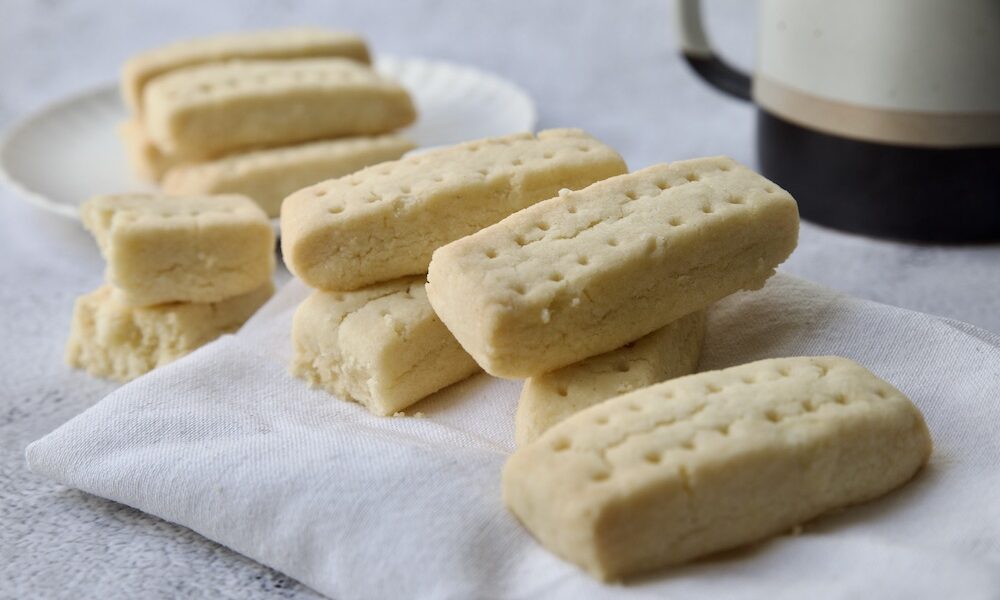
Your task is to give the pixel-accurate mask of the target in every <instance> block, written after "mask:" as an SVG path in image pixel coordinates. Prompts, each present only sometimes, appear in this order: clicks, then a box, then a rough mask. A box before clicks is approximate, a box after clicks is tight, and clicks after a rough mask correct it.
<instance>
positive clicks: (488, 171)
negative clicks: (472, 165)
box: [476, 169, 490, 177]
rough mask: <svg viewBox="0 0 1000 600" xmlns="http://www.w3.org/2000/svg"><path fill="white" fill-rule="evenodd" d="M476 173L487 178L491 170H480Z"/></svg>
mask: <svg viewBox="0 0 1000 600" xmlns="http://www.w3.org/2000/svg"><path fill="white" fill-rule="evenodd" d="M476 172H477V173H479V174H480V175H482V176H483V177H486V176H487V175H489V174H490V170H489V169H479V170H478V171H476Z"/></svg>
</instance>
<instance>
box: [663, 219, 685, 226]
mask: <svg viewBox="0 0 1000 600" xmlns="http://www.w3.org/2000/svg"><path fill="white" fill-rule="evenodd" d="M667 223H669V224H670V226H671V227H678V226H680V225H683V224H684V219H682V218H680V217H670V220H669V221H667Z"/></svg>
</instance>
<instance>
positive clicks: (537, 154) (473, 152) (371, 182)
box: [281, 129, 680, 346]
mask: <svg viewBox="0 0 1000 600" xmlns="http://www.w3.org/2000/svg"><path fill="white" fill-rule="evenodd" d="M625 171H626V166H625V162H624V161H623V160H622V158H621V157H620V156H619V155H618V153H617V152H615V151H614V150H613V149H611V148H609V147H608V146H606V145H604V144H602V143H601V142H599V141H598V140H596V139H594V138H593V137H591V136H589V135H587V134H586V133H584V132H583V131H580V130H578V129H552V130H548V131H542V132H541V133H539V134H538V135H537V136H533V135H531V134H528V133H524V134H518V135H510V136H506V137H500V138H488V139H483V140H477V141H474V142H468V143H465V144H459V145H457V146H451V147H448V148H442V149H440V150H435V151H432V152H427V153H425V154H420V155H417V156H409V157H406V158H403V159H402V160H398V161H395V162H389V163H383V164H381V165H377V166H374V167H368V168H366V169H364V170H362V171H359V172H357V173H354V174H353V175H349V176H347V177H341V178H340V179H333V180H330V181H325V182H323V183H319V184H316V185H314V186H311V187H308V188H305V189H303V190H300V191H298V192H296V193H294V194H292V195H291V196H289V197H288V198H287V199H286V200H285V202H284V204H283V205H282V209H281V244H282V252H283V255H284V258H285V262H286V264H287V265H288V268H289V269H290V270H291V271H292V272H293V273H295V274H296V275H297V276H298V277H299V278H301V279H302V280H303V281H305V282H306V283H307V284H308V285H310V286H312V287H314V288H319V289H339V290H350V289H357V288H359V287H363V286H366V285H370V284H372V283H375V282H378V281H386V280H389V279H393V278H396V277H401V276H405V275H415V274H418V273H425V272H426V271H427V265H428V263H430V259H431V253H432V252H433V251H434V249H435V248H437V247H439V246H442V245H444V244H447V243H448V242H450V241H452V240H456V239H458V238H461V237H463V236H466V235H469V234H470V233H473V232H475V231H477V230H479V229H481V228H482V227H485V226H487V225H490V224H492V223H496V222H497V221H499V220H501V219H503V218H504V217H506V216H507V215H509V214H511V213H513V212H516V211H519V210H521V209H523V208H525V207H527V206H530V205H532V204H534V203H536V202H539V201H541V200H544V199H546V198H550V197H552V196H554V195H555V194H556V193H557V192H558V191H559V190H560V189H562V188H571V189H579V188H582V187H586V186H587V185H589V184H591V183H593V182H594V181H598V180H600V179H604V178H606V177H610V176H612V175H619V174H621V173H624V172H625ZM678 316H680V315H678ZM647 333H648V332H647ZM636 337H639V336H636ZM626 341H628V340H624V341H623V342H622V344H624V343H625V342H626ZM620 345H621V344H619V346H620Z"/></svg>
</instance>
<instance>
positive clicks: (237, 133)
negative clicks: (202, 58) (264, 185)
mask: <svg viewBox="0 0 1000 600" xmlns="http://www.w3.org/2000/svg"><path fill="white" fill-rule="evenodd" d="M144 106H145V109H144V111H143V113H142V117H143V125H144V127H145V131H146V133H147V134H148V135H149V138H150V139H151V140H152V141H153V143H154V144H155V145H156V146H157V147H158V148H159V149H160V150H161V151H163V152H165V153H169V154H175V155H177V156H181V157H185V158H191V159H194V158H202V157H212V156H218V155H220V154H226V153H229V152H234V151H238V150H242V149H246V148H248V147H250V146H276V145H283V144H293V143H297V142H304V141H309V140H316V139H322V138H333V137H341V136H351V135H375V134H380V133H387V132H389V131H392V130H394V129H398V128H399V127H403V126H406V125H409V124H410V123H412V122H413V121H414V119H416V109H415V108H414V106H413V101H412V100H411V99H410V95H409V94H408V93H407V92H406V90H405V89H403V87H402V86H400V85H399V84H398V83H396V82H395V81H393V80H391V79H389V78H387V77H385V76H382V75H379V74H378V73H376V72H375V71H373V70H371V69H370V68H368V67H366V66H364V65H361V64H359V63H357V62H354V61H351V60H346V59H342V58H312V59H302V60H260V61H233V62H226V63H211V64H206V65H200V66H196V67H190V68H187V69H181V70H179V71H174V72H171V73H168V74H166V75H163V76H161V77H157V78H156V79H154V80H152V81H151V82H149V84H148V85H147V86H146V88H145V91H144Z"/></svg>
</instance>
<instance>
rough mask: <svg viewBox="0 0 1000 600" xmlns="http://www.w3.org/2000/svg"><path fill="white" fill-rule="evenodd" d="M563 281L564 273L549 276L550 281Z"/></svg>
mask: <svg viewBox="0 0 1000 600" xmlns="http://www.w3.org/2000/svg"><path fill="white" fill-rule="evenodd" d="M562 280H563V276H562V273H550V274H549V281H555V282H559V281H562Z"/></svg>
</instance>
